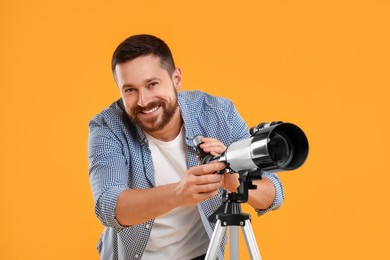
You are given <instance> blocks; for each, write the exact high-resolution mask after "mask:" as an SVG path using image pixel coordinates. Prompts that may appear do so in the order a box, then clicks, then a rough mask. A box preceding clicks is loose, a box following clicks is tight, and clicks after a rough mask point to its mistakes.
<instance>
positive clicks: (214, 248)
mask: <svg viewBox="0 0 390 260" xmlns="http://www.w3.org/2000/svg"><path fill="white" fill-rule="evenodd" d="M225 229H226V227H223V226H222V225H221V220H219V219H218V220H217V223H216V224H215V229H214V232H213V236H212V237H211V240H210V244H209V247H208V249H207V253H206V257H205V260H214V259H216V258H217V255H218V252H219V249H220V245H221V242H222V239H223V235H224V233H225V232H224V231H225Z"/></svg>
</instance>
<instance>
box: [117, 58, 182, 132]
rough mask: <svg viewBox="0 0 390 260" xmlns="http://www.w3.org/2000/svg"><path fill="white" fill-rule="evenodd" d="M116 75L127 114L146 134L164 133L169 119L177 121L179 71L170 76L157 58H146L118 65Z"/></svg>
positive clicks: (179, 84) (169, 121)
mask: <svg viewBox="0 0 390 260" xmlns="http://www.w3.org/2000/svg"><path fill="white" fill-rule="evenodd" d="M115 73H116V79H117V85H118V87H119V90H120V92H121V96H122V100H123V103H124V105H125V109H126V112H127V114H128V115H129V116H130V118H131V119H132V120H133V122H135V123H136V124H138V125H139V126H140V127H141V128H142V129H143V130H144V131H145V132H147V133H149V134H152V133H154V132H157V131H161V130H164V128H165V127H166V126H167V125H168V124H169V123H172V122H171V121H172V119H174V120H176V121H177V120H179V118H180V113H179V109H178V104H177V93H176V92H177V90H178V89H179V88H180V86H181V73H180V70H179V69H176V70H175V71H174V72H173V74H172V76H171V75H169V73H168V71H167V70H166V69H164V68H162V66H161V62H160V59H159V58H158V57H155V56H152V55H148V56H142V57H138V58H136V59H134V60H131V61H128V62H124V63H120V64H117V65H116V67H115ZM177 122H179V121H177Z"/></svg>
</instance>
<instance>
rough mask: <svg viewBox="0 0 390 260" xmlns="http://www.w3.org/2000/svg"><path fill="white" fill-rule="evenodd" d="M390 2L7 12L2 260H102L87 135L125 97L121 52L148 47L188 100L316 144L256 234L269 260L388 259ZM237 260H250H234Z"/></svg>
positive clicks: (69, 4) (74, 6) (8, 7)
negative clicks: (293, 129) (124, 44)
mask: <svg viewBox="0 0 390 260" xmlns="http://www.w3.org/2000/svg"><path fill="white" fill-rule="evenodd" d="M389 13H390V4H389V2H388V1H379V0H377V1H372V0H371V1H368V0H366V1H334V0H331V1H299V0H298V1H289V0H280V1H255V0H249V1H239V2H236V1H203V0H201V1H129V0H126V1H90V0H87V1H75V0H68V1H49V0H47V1H44V0H37V1H26V0H24V1H22V0H15V1H4V0H3V1H2V2H1V3H0V37H1V38H0V39H1V41H0V47H1V48H0V74H1V77H0V86H1V96H0V122H1V128H0V147H1V149H0V153H1V154H0V259H7V260H8V259H23V260H24V259H98V255H97V252H96V250H95V245H96V243H97V241H98V238H99V236H100V234H101V231H102V226H101V224H100V223H99V222H98V220H97V218H96V217H95V215H94V212H93V200H92V194H91V189H90V186H89V180H88V163H87V135H88V128H87V124H88V122H89V120H90V118H91V117H92V116H93V115H95V114H96V113H98V112H99V111H101V110H102V109H104V108H105V107H107V106H108V105H109V104H110V103H111V102H112V101H114V100H115V99H117V98H118V97H119V93H118V91H117V90H116V87H115V84H114V81H113V79H112V76H111V71H110V58H111V55H112V52H113V50H114V49H115V47H116V46H117V44H118V43H119V42H120V41H122V40H123V39H124V38H126V37H127V36H129V35H132V34H136V33H151V34H155V35H157V36H159V37H161V38H163V39H164V40H165V41H166V42H167V43H168V44H169V45H170V46H171V48H172V51H173V53H174V56H175V58H176V62H177V64H178V65H179V66H180V67H181V68H182V71H183V77H184V89H201V90H204V91H207V92H210V93H212V94H215V95H218V96H225V97H228V98H230V99H232V100H233V102H234V103H235V104H236V106H237V108H238V110H239V112H240V113H241V115H242V116H243V117H244V119H245V120H246V122H247V123H248V125H249V126H253V125H255V124H258V123H260V122H263V121H274V120H283V121H287V122H292V123H295V124H297V125H298V126H300V127H301V128H302V129H303V130H304V131H305V132H306V134H307V136H308V138H309V142H310V155H309V159H308V161H307V163H306V164H305V165H304V166H302V167H301V168H300V169H298V170H296V171H293V172H291V173H286V172H285V173H281V174H280V178H281V179H282V181H283V184H284V187H285V195H286V201H285V204H284V205H283V207H282V208H281V209H280V210H279V211H275V212H272V213H270V214H268V215H266V216H264V217H261V218H256V217H255V214H254V212H253V210H251V209H249V208H248V207H246V206H245V207H244V208H245V211H247V212H249V213H251V214H252V217H253V221H252V223H253V229H254V232H255V235H256V238H257V242H258V244H259V249H260V252H261V254H262V256H263V259H300V260H302V259H390V253H389V248H388V245H389V235H388V233H389V232H390V225H389V219H390V213H389V212H390V210H389V209H388V205H389V201H388V200H389V192H388V190H389V187H388V186H389V182H390V174H389V169H388V167H389V165H388V164H387V163H388V161H387V160H389V158H388V156H389V147H390V142H389V137H388V135H389V133H390V127H389V125H390V124H389V122H388V120H389V116H388V114H389V102H390V101H389V83H390V81H389V71H390V51H389V46H390V37H389V35H390V34H389V25H390V15H389ZM241 254H242V256H243V259H245V258H246V257H247V253H246V252H244V250H243V252H242V253H241Z"/></svg>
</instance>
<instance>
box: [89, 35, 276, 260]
mask: <svg viewBox="0 0 390 260" xmlns="http://www.w3.org/2000/svg"><path fill="white" fill-rule="evenodd" d="M112 72H113V75H114V79H115V81H116V84H117V86H118V89H119V91H120V94H121V99H119V100H118V101H116V102H114V103H113V104H112V105H111V106H110V107H109V108H107V109H105V110H104V111H103V112H101V113H100V114H98V115H97V116H95V117H94V118H93V119H92V120H91V122H90V124H89V128H90V135H89V163H90V168H89V174H90V182H91V187H92V192H93V196H94V202H95V212H96V215H97V217H98V218H99V219H100V221H101V222H102V223H103V224H104V225H105V226H106V227H105V230H104V232H103V235H102V236H101V238H100V241H99V244H98V250H99V254H100V257H101V259H141V258H142V259H203V258H202V257H204V255H205V253H206V251H207V247H208V245H209V242H210V237H211V235H212V232H213V229H214V224H212V223H210V222H209V221H208V219H207V218H208V217H209V216H210V215H211V214H212V213H213V212H214V211H215V210H216V209H217V208H218V207H219V206H220V205H221V197H220V195H221V192H222V190H223V188H226V189H228V190H230V191H235V190H236V188H237V186H238V185H239V182H238V177H237V175H238V174H225V175H223V174H213V173H215V172H218V171H221V170H223V169H224V167H225V166H224V164H223V163H210V164H203V165H199V163H198V160H197V158H196V154H195V151H194V147H193V144H192V139H193V138H194V137H195V136H197V135H202V136H206V137H207V138H203V139H202V142H203V144H202V145H201V149H203V151H205V152H207V153H211V154H213V155H218V154H221V153H222V152H223V151H224V150H225V145H229V144H230V143H232V142H234V141H237V140H240V139H243V138H247V137H248V129H247V126H246V124H245V122H244V121H243V119H242V118H241V117H240V116H239V115H238V113H237V111H236V109H235V107H234V106H233V104H232V103H231V102H230V101H229V100H227V99H224V98H217V97H213V96H210V95H207V94H206V93H203V92H200V91H180V92H178V90H179V89H180V88H181V84H182V75H181V70H180V68H177V67H175V64H174V61H173V58H172V54H171V52H170V50H169V48H168V46H167V45H166V44H165V43H164V42H163V41H162V40H161V39H159V38H157V37H154V36H151V35H135V36H131V37H129V38H127V39H126V40H125V41H123V42H122V43H121V44H120V45H119V46H118V47H117V49H116V50H115V52H114V54H113V58H112ZM256 184H257V185H258V189H257V190H250V194H249V201H248V202H249V204H250V205H252V206H253V207H254V208H255V209H256V210H257V211H258V213H259V215H260V214H264V213H265V212H267V211H269V210H273V209H277V208H279V207H280V205H281V204H282V202H283V190H282V186H281V183H280V181H279V179H278V178H277V177H276V176H275V175H273V174H270V173H264V175H263V179H262V180H259V181H257V182H256ZM224 246H225V243H222V245H221V249H220V250H221V251H220V252H219V258H220V259H223V251H224Z"/></svg>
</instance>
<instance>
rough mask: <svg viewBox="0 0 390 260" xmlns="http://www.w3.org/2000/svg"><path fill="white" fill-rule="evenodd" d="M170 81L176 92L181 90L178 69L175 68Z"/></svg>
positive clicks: (179, 71) (179, 70)
mask: <svg viewBox="0 0 390 260" xmlns="http://www.w3.org/2000/svg"><path fill="white" fill-rule="evenodd" d="M172 81H173V84H174V86H175V88H176V90H179V89H181V85H182V76H181V69H180V68H179V67H177V68H176V69H175V71H174V72H173V73H172Z"/></svg>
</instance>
